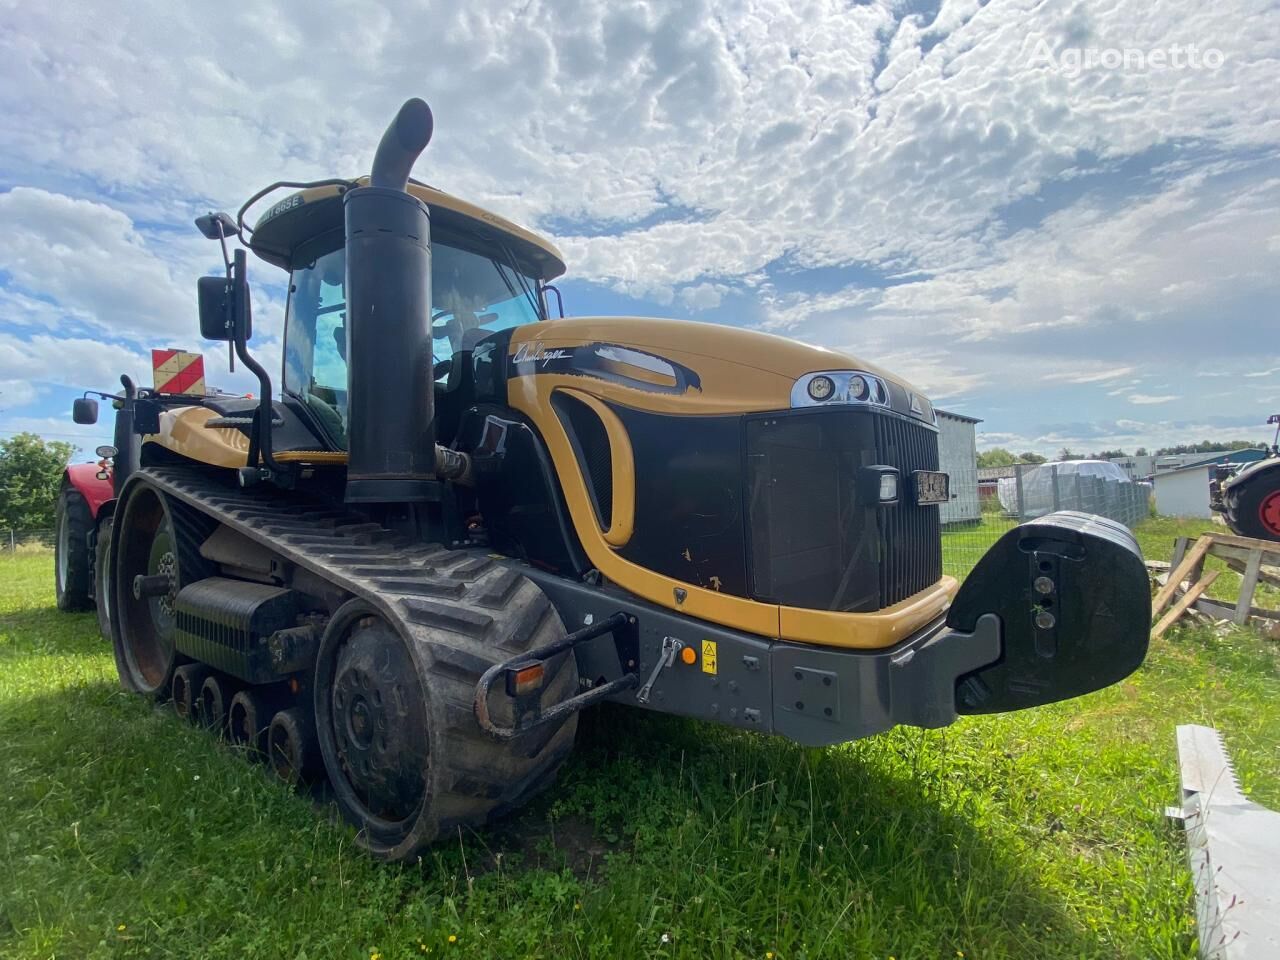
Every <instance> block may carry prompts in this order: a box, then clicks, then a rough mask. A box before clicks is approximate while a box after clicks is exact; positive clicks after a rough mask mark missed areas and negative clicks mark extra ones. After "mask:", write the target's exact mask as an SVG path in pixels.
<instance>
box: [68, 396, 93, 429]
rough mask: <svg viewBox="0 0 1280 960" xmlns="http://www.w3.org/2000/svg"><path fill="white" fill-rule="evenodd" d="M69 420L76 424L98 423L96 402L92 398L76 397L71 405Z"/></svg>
mask: <svg viewBox="0 0 1280 960" xmlns="http://www.w3.org/2000/svg"><path fill="white" fill-rule="evenodd" d="M71 419H72V420H74V421H75V422H76V423H81V424H86V425H88V424H93V423H97V422H98V401H97V400H95V399H93V397H76V399H75V402H74V403H72V404H71Z"/></svg>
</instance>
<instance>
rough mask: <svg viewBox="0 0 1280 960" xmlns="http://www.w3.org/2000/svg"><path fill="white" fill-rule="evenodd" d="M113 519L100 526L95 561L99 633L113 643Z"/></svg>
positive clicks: (95, 603)
mask: <svg viewBox="0 0 1280 960" xmlns="http://www.w3.org/2000/svg"><path fill="white" fill-rule="evenodd" d="M111 527H112V522H111V518H110V517H107V519H105V520H103V521H102V523H101V524H99V525H98V544H97V548H96V552H95V554H94V561H93V600H94V605H95V606H96V607H97V610H98V632H99V633H101V634H102V639H104V640H106V641H108V642H110V641H111Z"/></svg>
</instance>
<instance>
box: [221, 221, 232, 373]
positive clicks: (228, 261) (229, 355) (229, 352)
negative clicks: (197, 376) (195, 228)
mask: <svg viewBox="0 0 1280 960" xmlns="http://www.w3.org/2000/svg"><path fill="white" fill-rule="evenodd" d="M218 242H219V243H220V244H222V262H223V264H224V265H225V266H226V268H227V283H228V284H230V283H231V257H229V256H228V255H227V235H226V232H225V231H224V230H223V229H222V221H221V220H219V221H218ZM227 372H228V373H235V372H236V350H235V346H234V345H233V344H230V343H228V344H227Z"/></svg>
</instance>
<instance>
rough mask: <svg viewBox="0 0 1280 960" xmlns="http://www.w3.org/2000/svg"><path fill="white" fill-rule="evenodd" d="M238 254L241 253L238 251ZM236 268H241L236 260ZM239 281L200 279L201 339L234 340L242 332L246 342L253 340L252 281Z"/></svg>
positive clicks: (240, 278)
mask: <svg viewBox="0 0 1280 960" xmlns="http://www.w3.org/2000/svg"><path fill="white" fill-rule="evenodd" d="M236 252H237V254H239V253H240V251H236ZM236 259H237V266H242V263H241V262H240V257H237V258H236ZM242 277H243V273H241V275H240V277H239V278H233V279H230V280H228V279H227V278H226V277H201V278H200V279H199V280H197V281H196V294H197V296H198V298H199V301H200V336H202V337H204V338H205V339H206V340H223V341H231V340H235V338H236V332H237V331H242V332H243V336H244V339H245V340H248V339H249V338H250V337H252V336H253V318H252V314H251V311H250V307H249V281H247V280H245V279H242Z"/></svg>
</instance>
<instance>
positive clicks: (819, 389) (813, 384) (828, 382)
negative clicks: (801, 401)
mask: <svg viewBox="0 0 1280 960" xmlns="http://www.w3.org/2000/svg"><path fill="white" fill-rule="evenodd" d="M835 392H836V385H835V382H834V381H832V379H831V378H830V377H823V376H817V377H814V378H813V379H812V380H810V381H809V396H810V397H811V398H812V399H814V400H817V401H818V402H819V403H821V402H822V401H823V400H828V399H830V397H831V395H832V394H833V393H835Z"/></svg>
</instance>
